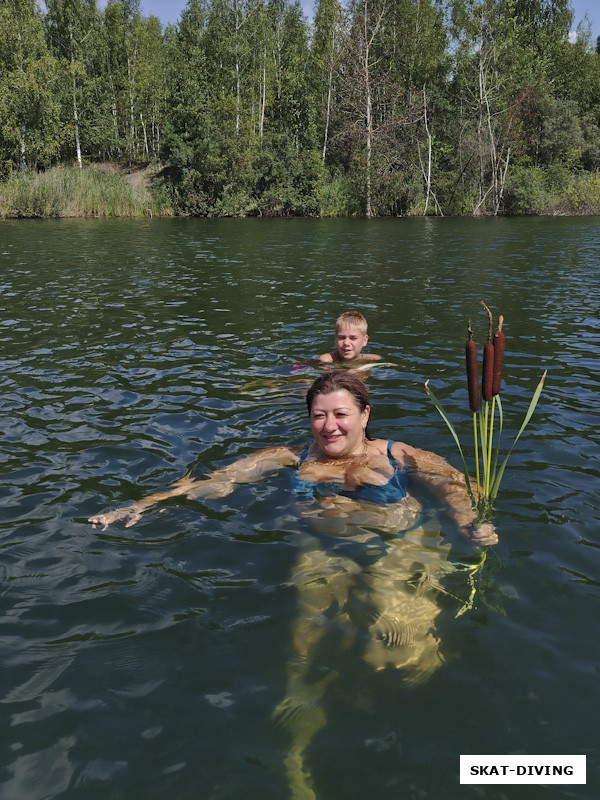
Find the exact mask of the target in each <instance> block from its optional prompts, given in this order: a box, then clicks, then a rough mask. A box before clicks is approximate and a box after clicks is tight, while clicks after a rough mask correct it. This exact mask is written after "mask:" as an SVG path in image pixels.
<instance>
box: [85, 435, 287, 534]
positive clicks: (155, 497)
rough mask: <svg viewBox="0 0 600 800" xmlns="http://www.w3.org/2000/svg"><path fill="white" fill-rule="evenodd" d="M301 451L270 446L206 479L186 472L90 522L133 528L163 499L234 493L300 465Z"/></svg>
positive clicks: (205, 497)
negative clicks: (237, 488)
mask: <svg viewBox="0 0 600 800" xmlns="http://www.w3.org/2000/svg"><path fill="white" fill-rule="evenodd" d="M301 451H302V447H301V446H300V447H269V448H267V449H265V450H259V451H258V452H256V453H252V455H249V456H245V457H244V458H240V459H238V460H237V461H234V462H233V464H230V465H229V466H228V467H224V468H223V469H217V470H215V471H214V472H211V473H210V475H208V477H206V478H203V479H202V480H199V481H198V480H195V479H194V478H191V477H190V476H189V475H186V476H185V477H183V478H181V479H180V480H178V481H176V482H175V483H174V484H172V486H171V487H170V488H169V489H167V490H166V491H163V492H154V493H153V494H150V495H148V496H147V497H143V498H142V499H141V500H138V501H137V502H136V503H132V504H131V505H128V506H125V507H123V508H117V509H115V510H114V511H109V512H107V513H106V514H98V515H97V516H95V517H90V519H89V521H90V522H92V523H93V524H94V525H96V524H100V525H102V526H103V528H102V530H105V529H106V527H107V525H110V523H111V522H116V521H117V520H123V522H124V523H125V527H126V528H129V527H131V525H135V523H136V522H138V521H139V520H140V519H141V516H142V514H143V513H144V511H146V510H147V509H148V508H151V507H152V506H154V505H156V504H157V503H161V502H162V501H163V500H170V499H171V498H173V497H180V496H181V495H187V497H190V498H192V499H196V498H200V497H202V498H204V499H205V500H214V499H216V498H219V497H226V496H227V495H228V494H231V492H232V491H233V490H234V488H235V486H236V484H238V483H255V482H257V481H259V480H260V479H261V478H262V477H263V476H264V475H266V474H267V473H269V472H274V471H275V470H277V469H279V468H280V467H291V466H293V465H294V464H297V463H298V458H299V456H300V453H301Z"/></svg>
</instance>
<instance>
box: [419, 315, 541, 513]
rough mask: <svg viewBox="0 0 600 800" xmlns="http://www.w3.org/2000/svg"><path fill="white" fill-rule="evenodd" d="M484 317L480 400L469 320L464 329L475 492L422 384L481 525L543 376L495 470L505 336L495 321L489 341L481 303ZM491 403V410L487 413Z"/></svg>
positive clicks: (500, 323)
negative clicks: (485, 340) (485, 335)
mask: <svg viewBox="0 0 600 800" xmlns="http://www.w3.org/2000/svg"><path fill="white" fill-rule="evenodd" d="M481 304H482V305H483V307H484V308H485V311H486V313H487V316H488V341H487V342H486V344H485V345H484V348H483V369H482V381H481V399H482V400H483V404H482V403H481V402H480V390H479V383H478V369H477V345H476V344H475V340H474V338H473V329H472V328H471V320H469V324H468V327H467V344H466V350H465V352H466V367H467V389H468V396H469V409H470V410H471V412H472V414H473V439H474V449H475V473H476V481H477V486H476V488H475V487H473V486H472V484H471V478H470V476H469V470H468V468H467V462H466V459H465V456H464V453H463V449H462V447H461V444H460V440H459V438H458V434H457V433H456V430H455V429H454V426H453V425H452V423H451V422H450V420H449V418H448V415H447V414H446V412H445V411H444V409H443V407H442V405H441V403H440V401H439V400H438V399H437V397H436V396H435V394H434V393H433V391H432V390H431V389H430V388H429V381H427V383H426V384H425V391H426V392H427V394H428V395H429V397H430V398H431V400H432V401H433V403H434V405H435V407H436V408H437V410H438V411H439V413H440V414H441V415H442V417H443V419H444V421H445V423H446V425H447V426H448V428H449V430H450V433H451V434H452V436H453V437H454V441H455V442H456V444H457V446H458V450H459V452H460V457H461V459H462V464H463V471H464V474H465V481H466V485H467V491H468V492H469V496H470V497H471V501H472V503H473V508H474V510H475V512H476V515H477V523H478V524H481V523H482V522H486V521H488V520H489V519H490V517H491V515H492V512H493V507H494V502H495V500H496V496H497V494H498V489H499V488H500V481H501V480H502V476H503V474H504V470H505V468H506V464H507V462H508V459H509V457H510V455H511V453H512V451H513V448H514V446H515V444H516V443H517V441H518V439H519V438H520V436H521V434H522V433H523V431H524V430H525V427H526V426H527V424H528V423H529V420H530V419H531V416H532V414H533V412H534V410H535V407H536V405H537V402H538V400H539V397H540V394H541V391H542V389H543V387H544V381H545V379H546V372H547V371H545V372H544V374H543V375H542V377H541V380H540V382H539V384H538V386H537V388H536V390H535V392H534V394H533V397H532V399H531V402H530V404H529V408H528V409H527V413H526V414H525V418H524V420H523V423H522V425H521V427H520V429H519V432H518V433H517V435H516V437H515V439H514V441H513V443H512V445H511V447H510V449H509V451H508V453H507V454H506V456H505V458H504V461H503V462H502V464H501V465H500V466H498V456H499V450H500V438H501V434H502V427H503V412H502V402H501V400H500V386H501V383H502V367H503V364H504V345H505V336H504V332H503V330H502V328H503V325H504V317H502V316H500V317H499V318H498V329H497V331H496V333H495V334H494V337H493V340H492V329H493V317H492V312H491V311H490V309H489V308H488V307H487V305H486V304H485V303H484V302H483V301H481ZM490 400H491V409H490ZM496 406H497V407H498V416H499V425H498V431H497V432H496V431H495V419H494V415H495V409H496ZM494 436H496V450H495V453H494V457H493V458H492V452H493V441H494Z"/></svg>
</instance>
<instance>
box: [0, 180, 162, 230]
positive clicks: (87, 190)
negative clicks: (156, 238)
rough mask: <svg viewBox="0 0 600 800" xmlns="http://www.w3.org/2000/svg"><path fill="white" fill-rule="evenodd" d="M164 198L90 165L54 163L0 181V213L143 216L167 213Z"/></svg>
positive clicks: (54, 215)
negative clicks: (56, 165)
mask: <svg viewBox="0 0 600 800" xmlns="http://www.w3.org/2000/svg"><path fill="white" fill-rule="evenodd" d="M170 213H171V212H170V208H169V206H168V204H167V203H166V202H165V198H164V196H163V199H162V201H158V202H157V200H156V198H155V199H152V198H151V197H150V194H149V192H148V191H147V189H146V188H145V185H144V184H142V185H140V186H138V187H137V188H136V187H134V185H133V184H132V183H131V182H129V181H128V180H127V179H126V177H125V176H123V175H121V174H118V173H116V172H114V171H101V170H99V169H94V168H86V169H79V168H78V167H55V168H53V169H51V170H49V171H48V172H44V173H32V172H18V173H15V174H14V175H13V176H12V178H11V179H10V180H8V181H7V182H6V183H4V184H0V217H39V218H45V217H144V216H152V215H154V214H164V215H169V214H170Z"/></svg>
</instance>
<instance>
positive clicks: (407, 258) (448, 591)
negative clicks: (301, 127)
mask: <svg viewBox="0 0 600 800" xmlns="http://www.w3.org/2000/svg"><path fill="white" fill-rule="evenodd" d="M599 260H600V229H599V227H598V224H597V221H596V220H594V219H585V218H583V219H552V220H550V219H522V220H521V219H517V220H485V221H479V220H478V221H475V220H377V221H371V222H366V221H364V220H352V221H344V220H336V221H329V220H327V221H319V220H285V221H283V220H277V221H264V220H245V221H237V220H218V221H217V220H199V221H189V220H188V221H186V220H156V221H155V220H152V221H137V222H130V221H118V222H105V221H85V222H82V221H72V222H71V221H65V222H60V223H57V222H35V223H34V222H19V223H3V224H2V245H1V247H0V264H1V267H2V269H1V270H0V288H1V292H2V294H1V300H0V307H1V309H2V311H1V314H0V344H1V360H2V367H3V369H2V373H1V375H0V386H1V389H2V391H1V393H0V441H1V447H0V465H1V468H2V483H1V485H0V497H1V499H2V502H1V506H0V521H1V531H2V540H1V546H2V578H3V586H4V591H3V592H2V619H3V656H4V657H3V664H4V669H3V677H2V687H1V688H2V698H3V702H2V706H1V708H2V721H3V730H4V732H5V737H4V738H5V742H6V746H5V747H4V750H3V756H2V766H3V771H2V777H1V778H0V780H1V781H2V783H1V784H0V798H1V800H13V798H18V800H42V798H51V797H56V798H59V797H60V798H61V800H62V799H63V798H64V799H65V800H66V799H67V798H79V797H81V796H83V794H85V796H86V798H88V797H97V798H102V800H106V799H107V798H111V800H112V798H114V799H115V800H117V798H127V800H131V799H132V798H140V799H141V798H144V800H146V798H164V797H167V796H172V797H177V798H186V797H207V798H209V797H214V798H230V799H231V800H234V799H235V800H238V799H239V800H242V799H243V800H248V798H261V800H265V799H266V798H273V800H279V798H282V797H292V796H293V797H295V798H318V799H319V800H332V799H335V800H337V798H357V799H359V800H362V799H363V798H366V797H377V798H384V799H385V798H399V797H408V798H413V797H414V798H417V797H419V798H420V797H435V798H452V800H454V798H459V797H464V796H465V795H464V794H463V793H462V792H461V787H459V785H458V756H459V754H461V753H474V752H480V753H499V754H502V753H507V754H508V753H513V752H524V753H548V754H553V753H557V754H558V753H573V754H576V753H587V754H588V755H589V758H588V786H587V787H584V786H580V787H577V792H578V793H577V797H581V798H583V797H590V798H591V797H595V792H594V791H593V782H592V781H591V780H590V774H591V772H592V770H595V769H596V767H597V763H598V747H597V744H596V743H595V739H594V736H595V727H593V726H592V719H591V714H590V710H591V709H592V708H594V706H595V704H596V703H597V702H598V688H597V685H598V681H597V663H598V643H597V637H596V636H594V635H590V634H593V631H592V628H591V626H592V621H593V620H594V619H595V616H596V607H595V604H597V602H598V596H599V595H598V585H599V584H598V574H599V571H598V567H599V562H600V539H599V534H598V531H599V530H600V525H599V521H600V520H599V516H600V515H599V510H598V500H597V488H596V487H597V481H598V477H599V468H598V458H599V455H600V453H599V434H598V428H597V424H596V406H597V401H598V394H599V380H598V370H597V366H596V365H597V362H598V358H599V357H600V323H599V321H598V315H597V310H598V308H599V307H600V279H599V276H598V271H597V264H598V261H599ZM481 299H485V301H486V302H487V303H488V304H489V305H490V307H491V308H492V309H493V310H494V312H495V313H496V314H498V313H503V314H504V316H505V320H506V323H505V332H506V336H507V355H506V359H505V375H504V377H505V386H504V389H503V395H502V396H503V405H504V414H505V432H504V436H505V441H506V442H510V441H511V440H512V438H513V437H514V435H515V433H516V431H517V430H518V428H519V426H520V424H521V420H522V418H523V415H524V414H525V412H526V410H527V407H528V404H529V399H530V397H531V394H532V392H533V390H534V388H535V386H536V384H537V382H538V380H539V378H540V376H541V374H542V372H543V371H544V370H545V369H548V379H547V384H546V387H545V389H544V392H543V393H542V396H541V399H540V402H539V405H538V408H537V410H536V412H535V415H534V418H533V419H532V421H531V423H530V425H529V427H528V428H527V431H526V433H525V434H524V435H523V437H522V438H521V439H520V440H519V442H518V443H517V446H516V448H515V451H514V454H513V456H512V459H511V462H510V465H509V468H508V470H507V472H506V475H505V478H504V481H503V485H502V489H501V492H500V496H499V500H498V503H497V512H496V518H495V521H496V524H497V527H498V530H499V533H500V537H501V541H500V544H499V545H498V546H497V547H495V548H493V549H492V550H490V551H489V552H488V554H487V558H486V559H485V563H484V564H483V566H482V567H481V569H480V570H477V569H476V568H477V566H478V556H477V554H476V553H474V552H473V550H472V549H471V548H470V546H469V545H468V544H467V543H465V542H461V541H458V538H457V536H456V535H455V532H454V531H453V527H452V524H451V523H450V521H449V520H448V518H447V517H446V516H445V514H444V512H443V510H442V509H440V508H438V507H437V506H436V504H435V502H434V501H433V500H432V498H431V497H426V496H419V500H420V501H421V503H422V504H424V505H423V509H421V506H419V507H418V508H417V510H416V512H415V514H413V516H412V517H411V519H410V520H409V519H408V516H407V517H406V519H405V520H404V522H403V523H402V524H400V522H399V521H398V519H396V520H395V521H394V520H391V519H390V517H389V515H388V516H386V514H384V513H383V512H382V511H377V510H375V511H374V512H373V513H371V514H370V515H364V514H363V515H362V516H354V517H353V516H350V517H348V516H347V514H346V512H345V510H344V509H343V508H342V507H340V506H337V505H336V504H332V505H331V507H327V506H325V507H323V506H320V505H318V504H317V503H316V501H300V500H298V499H293V498H291V496H290V485H289V476H288V475H287V474H286V473H285V470H283V471H281V473H280V474H278V475H276V476H275V477H273V479H271V480H269V481H264V482H262V483H259V484H250V485H245V486H240V487H239V488H238V489H237V491H236V492H235V493H234V494H232V495H230V496H228V497H226V498H224V499H222V500H199V499H195V500H194V499H189V498H183V499H181V498H180V499H178V500H172V501H169V502H167V503H164V504H163V505H161V506H160V507H157V508H155V509H152V510H151V511H149V512H148V513H147V514H146V515H145V516H144V517H143V518H142V520H141V521H140V522H139V523H138V524H137V525H136V526H134V527H131V528H125V527H123V526H122V525H119V524H114V525H112V526H109V527H108V528H107V529H106V530H102V529H101V528H100V527H96V528H94V527H93V526H92V525H90V524H89V523H88V522H87V519H88V518H89V517H90V516H92V515H94V514H97V513H99V512H101V511H103V510H107V509H112V508H116V507H117V506H120V505H123V504H126V503H128V502H129V501H131V500H135V499H138V498H140V497H142V496H144V495H145V494H147V493H148V492H151V491H154V490H157V489H163V488H165V487H167V486H168V485H169V484H171V483H172V482H173V481H175V480H177V479H179V478H181V477H182V476H184V475H185V474H186V473H187V472H188V471H190V470H191V471H192V474H193V475H194V476H196V477H200V476H202V475H203V474H205V473H206V472H208V471H210V470H211V469H214V468H216V467H219V466H223V465H225V464H227V463H229V462H230V461H232V460H233V459H235V458H236V457H238V456H241V455H244V454H247V453H250V452H252V451H254V450H255V449H257V448H260V447H266V446H270V445H273V444H276V443H281V442H291V443H301V442H303V441H305V440H306V437H307V435H308V425H307V419H306V408H305V402H304V394H305V391H306V388H307V386H308V385H309V383H310V381H311V380H312V379H313V378H314V377H315V375H316V374H317V371H316V369H315V366H314V361H312V359H314V357H315V356H316V355H317V354H318V353H320V352H324V351H325V350H328V349H331V347H332V337H333V328H334V322H335V319H336V317H337V315H338V314H339V313H340V312H341V311H343V310H345V309H347V308H359V309H360V310H361V311H362V312H363V313H364V314H365V315H366V316H367V318H368V320H369V324H370V336H371V339H370V342H369V346H370V349H371V350H372V351H374V352H377V353H379V354H381V355H382V357H383V361H384V362H385V363H384V364H382V365H379V366H378V367H376V368H374V369H373V370H372V371H371V372H370V374H369V376H368V386H369V389H370V392H371V397H372V402H373V417H372V419H373V421H372V428H373V433H374V435H377V436H381V437H384V438H388V437H389V438H393V439H400V440H404V441H407V442H409V443H411V444H415V445H419V446H421V447H423V448H426V449H431V450H434V451H435V452H438V453H440V454H441V455H443V456H445V457H446V458H448V459H449V460H450V461H452V463H453V464H455V465H456V466H459V460H458V454H457V452H456V450H455V446H454V443H453V441H452V439H451V437H450V435H449V433H448V431H447V429H446V427H445V425H444V423H443V421H442V419H441V418H440V417H439V416H438V415H437V412H436V411H435V409H434V408H433V406H432V405H431V403H430V402H429V400H428V399H427V396H426V395H425V392H424V389H423V385H424V382H425V381H426V380H428V379H429V380H430V381H431V385H432V386H434V387H435V391H436V394H438V396H439V397H440V398H441V399H442V400H443V402H444V406H445V407H446V409H447V411H448V412H449V413H450V416H451V418H452V420H453V421H454V423H455V424H456V425H457V427H458V428H459V430H460V433H461V437H463V439H464V441H465V442H467V443H469V441H470V439H469V437H470V431H471V427H470V416H469V414H468V410H467V400H466V387H465V379H464V375H463V353H464V340H465V331H466V320H467V318H468V317H471V318H472V320H473V324H474V327H475V330H476V338H477V341H478V343H479V344H480V346H481V345H483V343H484V341H485V336H486V333H487V327H486V320H485V317H484V316H483V315H482V314H481V313H480V305H479V301H480V300H481ZM467 449H468V448H467ZM469 454H470V451H469ZM405 511H407V510H406V509H405ZM386 513H387V512H386ZM407 513H408V512H407ZM394 525H396V527H395V528H394ZM404 527H408V528H409V532H408V533H406V534H405V535H404V536H401V537H399V538H394V537H393V535H392V534H391V533H390V531H392V530H398V529H401V528H404ZM474 589H475V590H476V591H475V592H474V593H473V590H474ZM461 612H464V613H461ZM590 762H591V763H590ZM594 764H595V765H596V766H593V765H594ZM481 794H482V795H484V796H486V797H490V798H496V797H497V798H500V797H501V796H503V795H501V794H499V793H497V792H495V791H494V790H493V789H492V788H489V789H486V790H485V791H484V790H482V792H481ZM545 796H546V795H544V794H543V787H530V791H529V793H528V798H537V797H540V798H542V797H545ZM553 796H565V797H567V796H569V797H571V796H574V795H573V794H571V793H570V789H569V787H564V788H563V787H554V791H553Z"/></svg>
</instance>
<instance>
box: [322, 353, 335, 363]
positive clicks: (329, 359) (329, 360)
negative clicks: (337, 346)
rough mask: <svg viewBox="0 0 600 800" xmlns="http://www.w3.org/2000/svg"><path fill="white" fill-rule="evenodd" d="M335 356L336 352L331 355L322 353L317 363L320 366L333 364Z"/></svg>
mask: <svg viewBox="0 0 600 800" xmlns="http://www.w3.org/2000/svg"><path fill="white" fill-rule="evenodd" d="M336 355H337V352H336V351H335V350H334V351H333V352H332V353H323V355H321V356H319V361H320V362H321V363H322V364H333V361H334V356H336Z"/></svg>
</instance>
